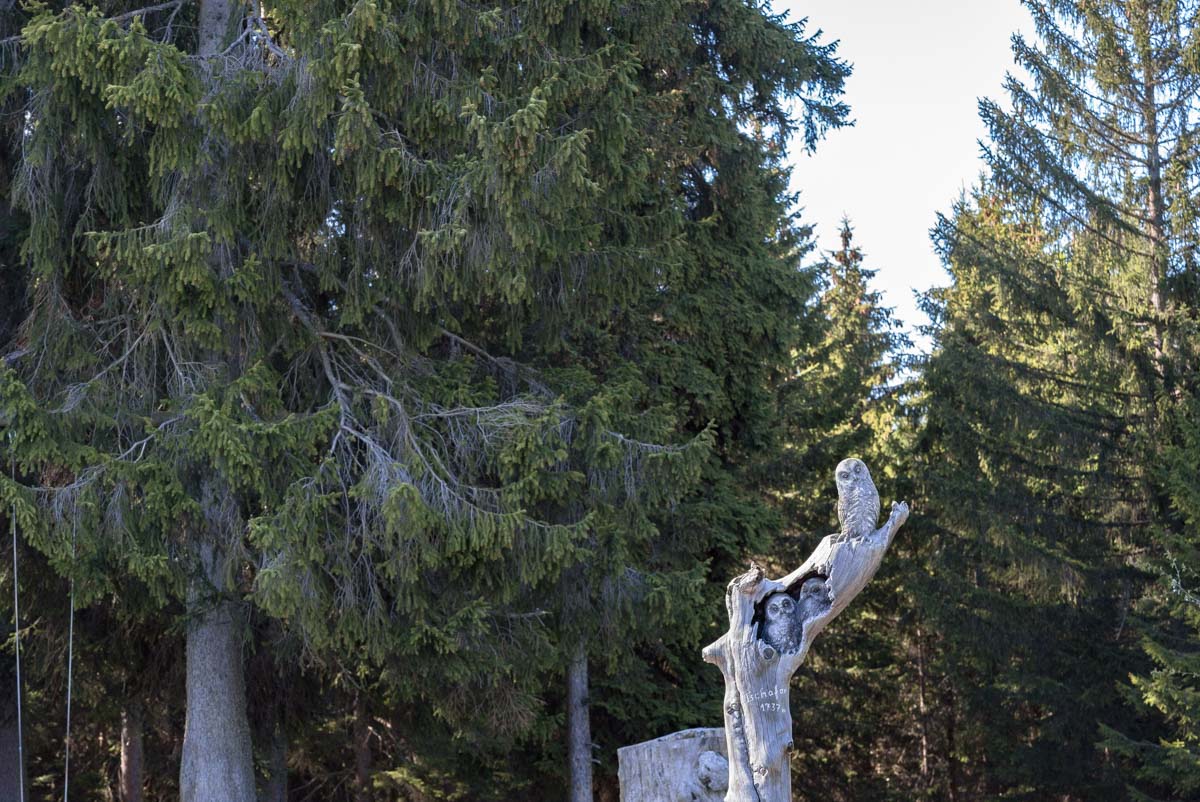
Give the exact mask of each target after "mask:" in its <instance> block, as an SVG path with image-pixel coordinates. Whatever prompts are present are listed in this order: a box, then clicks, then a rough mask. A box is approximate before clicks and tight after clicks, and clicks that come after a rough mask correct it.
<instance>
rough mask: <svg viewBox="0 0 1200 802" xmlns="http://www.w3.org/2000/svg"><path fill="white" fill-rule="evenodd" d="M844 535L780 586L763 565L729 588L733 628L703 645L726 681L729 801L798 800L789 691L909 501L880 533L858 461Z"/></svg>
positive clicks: (846, 486)
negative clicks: (791, 760) (794, 790)
mask: <svg viewBox="0 0 1200 802" xmlns="http://www.w3.org/2000/svg"><path fill="white" fill-rule="evenodd" d="M837 484H838V491H839V499H838V514H839V518H841V520H842V531H841V532H840V533H838V534H835V535H830V536H829V537H826V538H825V539H824V540H822V541H821V542H820V544H819V545H818V546H817V548H816V550H815V551H814V552H813V553H812V556H810V557H809V558H808V560H806V561H805V563H804V564H803V565H801V566H800V567H799V568H797V569H796V570H795V571H793V572H791V573H790V574H788V575H787V576H785V577H784V578H783V579H780V580H778V581H776V580H773V579H768V578H767V577H766V576H765V575H764V574H763V571H762V569H761V568H760V567H759V566H757V565H753V564H752V565H751V567H750V570H749V571H748V572H746V573H745V574H742V575H741V576H739V577H738V578H736V579H734V580H733V581H732V582H731V583H729V589H728V591H727V592H726V594H725V607H726V610H727V612H728V614H729V631H728V632H726V633H725V635H723V636H722V637H721V638H720V639H719V640H717V641H716V642H715V643H713V644H711V645H709V646H708V647H706V648H705V649H704V659H705V660H706V661H708V662H710V663H713V664H715V665H716V666H717V667H718V668H720V669H721V673H722V674H723V675H724V677H725V701H724V713H725V739H726V754H727V755H728V758H729V789H728V793H727V794H726V795H725V802H791V773H790V769H789V757H790V753H791V750H792V716H791V708H790V706H789V685H790V682H791V679H792V675H793V674H794V673H796V670H797V669H798V668H799V667H800V664H801V663H803V662H804V658H805V656H806V655H807V654H808V650H809V649H810V648H811V647H812V643H813V640H814V639H815V638H816V637H817V635H819V634H820V633H821V631H822V630H824V629H825V627H826V626H827V625H828V624H829V622H830V621H832V620H833V619H834V618H835V617H836V616H837V615H838V613H840V612H841V611H842V610H844V609H846V606H847V605H849V604H850V602H851V600H853V599H854V597H855V596H857V595H858V593H859V591H861V590H862V589H863V588H864V587H865V586H866V584H867V583H868V582H869V581H870V580H871V578H872V577H873V576H874V575H875V571H876V570H877V569H878V568H879V564H880V562H881V561H882V560H883V555H884V552H886V551H887V548H888V546H889V545H891V542H892V538H893V537H894V536H895V534H896V531H897V530H898V529H899V528H900V526H901V525H903V523H904V522H905V521H906V520H907V519H908V505H907V504H904V503H896V504H893V505H892V512H891V516H890V517H889V518H888V520H887V523H886V524H884V525H883V527H882V528H880V529H875V528H874V526H875V522H876V521H877V520H878V518H879V496H878V494H877V493H875V487H874V484H872V482H871V477H870V473H869V472H868V471H867V468H866V466H865V465H863V464H862V463H861V462H860V461H858V460H845V461H843V462H842V464H841V465H839V466H838V482H837Z"/></svg>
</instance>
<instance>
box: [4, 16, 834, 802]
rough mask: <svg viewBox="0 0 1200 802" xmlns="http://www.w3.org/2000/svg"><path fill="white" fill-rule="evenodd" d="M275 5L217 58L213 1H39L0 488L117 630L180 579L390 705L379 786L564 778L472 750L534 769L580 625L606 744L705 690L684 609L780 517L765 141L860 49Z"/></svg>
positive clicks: (813, 131)
mask: <svg viewBox="0 0 1200 802" xmlns="http://www.w3.org/2000/svg"><path fill="white" fill-rule="evenodd" d="M260 13H261V14H262V17H261V18H259V17H255V16H248V17H246V18H245V19H243V20H239V23H238V26H237V27H236V30H232V29H231V31H230V36H231V37H232V39H231V40H230V41H228V42H227V43H226V47H225V49H224V50H223V51H222V52H221V53H220V54H219V56H217V57H214V58H211V59H204V58H200V57H198V56H196V55H195V52H196V47H197V43H196V41H195V34H194V33H193V32H194V31H195V30H196V28H197V18H196V14H197V10H196V8H195V4H179V5H170V4H168V5H164V6H161V7H159V6H156V7H155V8H154V9H153V10H150V11H147V12H145V13H140V12H138V11H137V7H136V5H134V4H126V3H104V4H95V5H92V6H82V5H66V6H63V5H61V4H51V3H29V4H27V5H26V6H25V8H24V10H23V11H22V12H21V34H20V39H19V42H18V43H17V44H16V45H15V46H14V47H13V48H12V52H14V53H16V54H17V55H18V56H19V58H16V59H14V60H12V61H10V62H6V64H5V71H4V73H3V78H2V81H3V82H2V83H0V101H3V102H4V103H6V104H9V105H10V106H12V105H17V104H19V105H20V106H21V107H22V108H23V109H24V111H25V122H24V123H23V130H22V132H21V148H20V152H19V153H14V154H13V158H12V161H11V162H6V165H11V166H12V169H11V173H5V176H6V180H7V176H8V175H10V174H11V175H12V176H14V178H13V186H12V195H13V198H14V205H15V207H16V209H17V212H16V214H17V215H18V217H16V218H13V219H15V220H17V221H18V222H19V224H20V226H21V228H20V233H19V236H18V237H17V240H18V241H19V242H20V248H21V260H22V264H23V265H24V266H26V267H27V270H28V277H27V279H26V278H25V276H24V275H23V276H22V278H21V280H20V281H19V282H18V283H16V284H15V285H13V286H15V287H17V288H18V289H17V290H14V292H16V291H20V289H23V288H25V287H26V286H27V290H28V291H27V297H28V299H29V305H28V309H27V310H23V311H22V314H21V315H20V316H19V320H20V327H19V329H18V330H14V329H3V330H2V331H5V332H12V331H15V334H11V335H6V338H9V339H6V340H5V353H6V354H11V359H9V360H8V361H11V367H5V369H4V372H3V374H2V375H0V398H2V399H3V413H2V415H3V417H2V418H0V420H2V421H3V425H4V427H5V429H4V434H5V443H4V449H5V450H4V456H6V457H9V458H11V459H13V460H14V461H15V462H16V463H17V465H18V467H19V471H18V472H19V476H18V478H17V480H16V481H13V480H12V479H5V480H3V482H2V483H0V494H2V495H3V498H4V500H5V502H6V503H13V504H15V505H16V508H17V512H18V516H19V520H20V523H21V527H22V531H23V532H24V534H25V537H26V538H27V539H28V540H29V542H30V543H31V544H33V545H34V546H36V547H37V548H38V549H39V550H40V551H41V552H43V553H44V554H46V555H47V557H48V558H49V560H50V564H51V565H52V566H53V568H54V569H55V570H56V571H58V572H61V573H63V574H67V575H70V576H71V577H73V578H75V579H76V581H77V586H76V587H77V592H78V594H79V596H78V603H79V604H80V605H81V606H89V608H90V606H95V607H98V608H101V609H110V608H112V609H119V610H120V611H121V614H122V615H124V616H128V619H129V620H130V621H132V622H141V623H142V624H145V626H142V627H140V628H139V626H136V625H134V624H131V625H130V629H129V632H130V635H129V637H130V639H131V640H134V641H136V640H138V639H145V638H150V637H151V635H152V632H153V630H154V624H156V623H157V622H161V621H163V620H172V619H173V618H174V617H175V616H177V615H178V614H179V613H180V607H181V603H183V602H185V601H186V600H187V599H188V598H189V593H190V591H189V588H196V587H197V583H199V584H200V586H203V591H204V592H203V593H202V594H201V597H203V598H205V599H210V600H216V599H219V598H232V599H237V600H241V601H244V602H248V603H249V606H250V607H251V608H252V614H251V616H250V620H251V622H252V624H253V626H252V627H251V628H250V629H249V630H248V634H247V639H248V643H249V644H251V645H252V646H259V647H261V648H264V649H266V648H267V645H266V644H265V643H264V642H263V640H262V634H261V633H262V632H263V631H264V627H265V624H263V619H264V618H265V619H270V620H274V621H277V622H278V626H280V627H281V628H282V630H283V631H284V632H285V633H286V637H285V638H284V640H285V641H287V643H288V644H289V645H288V646H287V651H288V652H289V653H291V654H299V655H302V656H303V658H304V660H305V662H306V664H308V665H310V666H311V667H312V671H314V672H316V673H317V674H318V675H320V676H324V677H327V678H339V681H342V679H345V678H353V679H348V680H346V681H349V682H353V683H356V684H357V685H362V686H363V692H364V693H369V694H370V696H371V699H372V700H373V701H372V704H376V705H380V706H385V705H386V706H388V707H393V706H394V707H395V708H396V709H398V710H403V711H407V712H406V713H405V714H404V715H405V716H407V717H408V724H409V725H410V726H412V727H414V728H416V730H414V734H413V736H412V738H413V740H411V741H409V740H398V741H395V742H391V743H389V744H387V745H386V746H384V745H379V748H380V749H381V750H382V751H383V752H384V753H385V755H386V757H385V760H387V761H390V762H391V764H392V765H393V766H394V767H395V771H389V770H388V769H386V768H381V776H386V777H387V778H388V779H387V781H386V782H387V783H391V784H392V786H391V787H393V788H404V789H407V790H406V791H405V792H406V793H407V792H411V791H412V790H413V789H416V788H421V789H423V790H422V791H421V793H424V794H426V795H428V796H438V795H441V794H449V795H451V796H452V795H453V794H463V793H471V794H477V793H481V791H480V789H481V788H487V789H488V790H487V793H491V794H494V795H496V796H503V795H504V794H506V793H507V792H508V791H509V790H511V789H514V788H528V787H529V786H530V783H531V782H534V783H539V784H544V785H545V786H546V788H547V789H554V790H547V791H546V793H545V795H546V796H547V797H548V798H557V797H560V796H561V791H560V790H558V789H559V788H561V785H560V782H561V781H560V780H559V779H558V777H557V776H556V775H558V774H559V773H560V771H561V769H560V768H559V766H561V762H559V763H558V764H556V765H552V764H548V763H546V762H544V761H538V762H531V763H530V764H529V765H530V766H533V767H534V768H523V769H521V770H515V771H509V772H505V771H501V772H500V773H499V775H498V776H499V777H501V778H506V779H499V780H497V779H495V778H494V777H493V775H492V774H491V772H492V770H493V769H495V768H496V767H497V765H498V764H499V763H500V762H503V760H504V759H505V758H504V754H505V753H506V752H507V753H513V750H514V749H517V748H530V749H537V750H539V751H540V752H541V753H542V754H543V755H553V754H554V752H553V749H549V750H548V749H546V748H545V747H546V746H547V745H548V744H550V743H551V742H552V740H553V733H554V731H555V729H556V728H557V727H558V726H559V723H560V721H561V711H560V710H559V708H558V705H559V701H560V700H559V698H558V693H559V692H558V691H557V687H558V685H559V683H560V679H559V674H560V672H561V670H562V667H563V665H564V664H565V659H564V655H566V654H568V653H569V652H570V650H571V649H573V648H574V647H575V644H577V643H578V642H580V640H582V641H584V642H586V643H587V644H588V647H589V649H590V652H591V656H592V662H593V665H594V667H595V669H594V675H595V676H596V677H597V679H596V693H595V695H594V699H593V704H594V705H595V709H596V710H597V717H598V718H597V740H598V741H599V742H600V743H601V744H602V745H603V747H604V749H605V753H606V754H608V755H611V754H612V747H614V746H616V745H620V744H623V743H625V742H628V741H629V740H630V739H631V737H630V736H631V734H632V733H639V734H640V733H645V732H647V731H648V729H654V730H658V729H664V728H665V729H671V728H675V727H677V726H679V724H680V722H688V723H692V722H698V721H699V720H702V719H707V718H708V717H709V714H710V709H711V708H712V705H713V703H714V702H715V696H714V695H713V694H714V692H713V691H712V690H711V689H709V688H710V686H712V683H706V682H703V681H702V680H701V679H697V678H696V677H695V674H696V672H694V671H692V670H691V669H690V668H686V669H685V667H690V666H691V665H692V664H693V663H694V662H695V654H696V653H697V650H698V648H699V646H700V645H701V644H702V643H703V641H704V639H705V638H708V637H710V636H711V635H712V631H713V627H714V626H715V625H716V622H715V621H713V620H709V619H708V618H705V617H697V615H696V612H695V611H696V610H697V609H702V608H707V607H714V609H715V605H716V604H717V602H718V601H719V599H720V596H721V593H722V588H723V585H724V583H725V581H726V580H727V578H728V575H729V574H730V572H731V571H732V569H733V565H734V563H735V562H736V561H740V560H741V559H742V557H743V556H744V555H745V554H746V553H747V551H748V550H751V549H761V548H762V547H763V546H764V545H765V543H766V542H767V539H768V536H769V534H770V533H771V532H772V531H773V530H774V529H775V528H776V527H777V525H778V518H777V517H776V515H775V514H774V513H773V512H772V511H771V510H770V508H769V507H767V505H766V504H764V502H763V500H762V499H761V495H760V493H759V492H758V489H757V488H756V487H755V486H754V468H755V466H756V465H758V464H760V463H761V462H762V460H763V459H764V457H763V455H764V454H766V453H768V452H769V450H770V449H772V448H774V447H775V445H776V444H777V442H778V416H777V410H776V401H775V394H774V391H773V388H772V384H773V382H775V381H776V380H777V379H778V377H779V376H781V375H783V373H784V372H785V371H786V370H787V369H788V368H789V366H790V364H791V361H792V358H793V354H794V353H796V352H797V351H799V350H803V349H805V348H807V347H808V345H809V343H808V340H807V339H806V338H807V337H808V336H809V333H810V332H809V330H808V329H806V328H805V327H804V325H803V324H802V322H801V318H802V312H803V311H804V310H805V308H806V307H807V306H808V304H809V303H810V299H811V297H812V294H813V292H814V284H813V281H812V277H811V276H810V275H809V274H807V273H805V272H803V271H800V270H799V269H798V259H799V258H800V256H802V255H803V254H804V252H805V251H806V249H807V247H808V246H807V244H806V242H807V237H808V232H807V230H805V229H804V228H802V227H800V226H798V225H797V223H796V221H795V220H794V219H793V217H792V216H791V215H790V213H789V211H788V210H789V207H790V205H791V203H792V200H793V199H792V198H790V197H789V196H788V195H787V194H786V185H787V175H786V170H785V169H784V168H783V166H782V159H783V146H784V143H785V141H786V140H787V138H788V137H789V135H791V134H792V133H793V132H795V131H800V132H802V135H803V138H804V141H805V143H806V145H807V146H809V147H812V146H813V145H814V144H815V142H816V141H817V139H818V138H819V137H820V135H821V134H822V133H823V131H824V130H825V129H826V128H828V127H830V126H837V125H841V124H843V123H844V122H845V118H846V114H847V111H846V108H845V107H844V106H843V105H842V104H841V103H840V101H839V99H838V98H839V93H840V91H841V83H842V80H843V79H844V77H845V76H846V75H847V74H848V68H847V67H846V66H845V65H844V64H843V63H841V62H840V61H838V60H837V58H836V57H835V55H834V49H833V47H832V46H829V45H824V44H822V43H820V42H819V41H817V40H816V39H815V38H814V37H810V36H807V35H806V34H805V31H804V28H803V26H801V25H793V24H787V23H785V22H784V21H783V18H782V17H776V16H773V15H771V14H769V13H767V12H765V11H764V10H762V9H759V8H757V7H753V6H750V5H747V4H745V3H743V2H740V0H728V1H727V0H714V2H692V1H690V0H679V2H670V3H633V4H618V3H614V2H605V0H598V1H597V2H588V3H569V2H552V3H541V2H538V3H524V2H522V3H517V4H499V5H485V6H483V7H479V8H474V7H471V8H467V7H463V6H459V5H455V4H445V3H425V4H415V5H414V4H405V3H393V2H388V1H387V0H361V1H360V2H354V3H344V2H333V1H332V0H322V2H317V3H309V2H305V3H296V2H290V0H280V2H273V3H266V4H261V12H260ZM5 52H8V51H5ZM797 97H798V98H799V99H800V101H801V107H800V111H799V114H798V115H797V116H796V117H795V118H794V119H793V117H792V116H791V115H790V114H789V110H788V104H789V102H790V100H791V99H792V98H797ZM6 169H7V167H6ZM5 258H7V256H6V257H5ZM8 286H9V285H8V284H6V285H5V287H6V288H7V287H8ZM6 291H7V289H6ZM10 343H11V346H10V345H9V344H10ZM214 546H215V547H216V548H217V550H218V553H219V554H220V560H219V562H220V570H219V571H218V572H217V575H216V576H204V572H203V571H202V570H201V569H202V566H201V565H200V561H199V560H198V559H197V555H198V553H200V551H201V549H202V547H203V549H209V548H211V547H214ZM129 587H132V588H135V589H136V592H135V593H134V594H133V595H134V596H135V597H136V603H130V602H129V600H128V599H127V598H126V594H125V592H124V590H125V589H126V588H129ZM190 598H195V597H190ZM127 604H128V606H126V605H127ZM188 604H192V602H188ZM195 612H196V611H195V610H192V611H191V613H192V614H194V613H195ZM289 639H290V640H289ZM280 642H281V641H278V640H273V641H272V642H271V647H270V648H272V649H274V648H276V647H278V648H279V649H280V652H281V654H282V652H283V651H284V649H283V647H282V646H279V643H280ZM534 656H536V659H534ZM284 659H285V658H283V657H282V656H280V657H279V660H281V661H283V660H284ZM290 659H298V658H290ZM255 670H256V671H257V670H258V669H255ZM282 670H283V667H281V668H280V671H282ZM366 673H373V674H374V675H378V676H379V677H380V679H379V682H378V684H377V685H376V684H372V683H363V682H361V677H363V676H364V675H365V674H366ZM629 677H639V678H640V679H639V680H638V682H629V683H624V682H622V678H629ZM296 681H297V682H301V680H296ZM367 685H370V688H369V690H368V689H367V688H366V686H367ZM664 687H678V688H682V689H683V691H682V692H680V693H679V694H677V695H676V696H675V699H676V700H677V701H676V702H674V703H672V704H669V705H663V706H661V707H660V708H657V709H649V708H647V707H646V706H645V705H644V703H643V702H644V697H645V694H646V693H647V689H649V688H659V689H662V688H664ZM702 688H703V689H707V690H701V689H702ZM147 693H148V692H147V691H146V689H138V690H136V691H135V693H134V695H135V696H136V695H138V694H141V695H143V696H144V695H146V694H147ZM317 696H318V698H317V700H316V701H315V702H314V707H315V709H313V710H311V711H310V713H309V714H310V716H311V718H312V720H311V721H309V722H306V723H308V724H310V725H312V726H324V725H322V724H321V722H322V721H324V722H327V723H332V722H335V721H337V720H338V716H337V715H336V710H335V709H334V708H336V707H337V706H338V705H339V704H344V703H345V701H346V694H345V693H329V694H327V695H321V694H318V695H317ZM484 699H486V700H488V702H487V703H486V704H481V701H480V700H484ZM418 735H419V737H418ZM294 737H295V738H296V742H297V743H298V744H299V746H298V748H299V749H300V750H301V752H302V753H303V754H308V753H307V752H304V750H306V749H308V747H309V744H310V742H311V743H312V744H317V746H315V747H313V748H315V749H316V750H317V751H318V752H319V753H321V754H320V757H319V758H317V759H314V761H313V762H312V763H311V766H312V768H311V771H312V772H313V776H314V777H317V776H320V773H321V771H322V770H321V769H319V768H318V767H319V766H328V765H329V764H330V760H329V754H328V752H327V750H328V749H329V742H328V741H327V740H326V741H323V740H322V738H321V737H320V736H319V735H318V734H314V733H310V732H306V731H303V730H301V731H300V732H298V733H295V734H294ZM310 739H311V740H310ZM470 749H476V750H478V754H477V756H476V757H475V758H474V759H473V761H472V762H470V763H462V761H463V753H464V751H467V750H470ZM414 756H415V757H418V758H419V759H417V760H413V758H414ZM610 760H611V758H610ZM410 761H411V762H410ZM459 764H461V765H459ZM611 768H612V765H611V763H608V764H606V769H608V770H611ZM531 777H532V779H531ZM381 782H382V780H381ZM455 789H457V790H455ZM464 789H470V790H469V791H467V790H464ZM169 792H170V787H169V785H168V786H167V787H166V788H165V790H164V791H163V793H168V794H169Z"/></svg>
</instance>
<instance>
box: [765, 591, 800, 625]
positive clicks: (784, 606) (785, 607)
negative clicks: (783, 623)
mask: <svg viewBox="0 0 1200 802" xmlns="http://www.w3.org/2000/svg"><path fill="white" fill-rule="evenodd" d="M765 612H766V615H767V620H768V621H779V620H782V619H786V618H791V617H792V615H794V614H795V612H796V601H795V600H794V599H793V598H792V597H791V596H789V595H787V594H786V593H774V594H772V595H771V596H770V598H768V599H767V606H766V611H765Z"/></svg>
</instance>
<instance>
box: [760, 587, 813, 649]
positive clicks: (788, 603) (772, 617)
mask: <svg viewBox="0 0 1200 802" xmlns="http://www.w3.org/2000/svg"><path fill="white" fill-rule="evenodd" d="M763 613H764V615H765V618H764V620H763V625H762V639H763V640H764V641H766V642H767V643H768V644H770V645H771V646H772V647H774V648H775V650H776V651H777V652H780V653H781V654H788V653H791V652H795V651H797V650H799V649H800V642H801V640H803V637H804V632H803V629H802V622H801V620H800V619H799V618H798V617H797V616H796V600H795V599H793V598H792V597H791V596H789V595H787V594H786V593H772V594H771V595H770V596H768V597H767V601H766V603H765V604H764V606H763Z"/></svg>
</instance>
